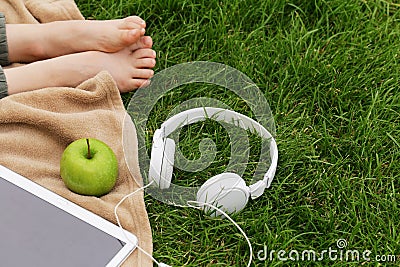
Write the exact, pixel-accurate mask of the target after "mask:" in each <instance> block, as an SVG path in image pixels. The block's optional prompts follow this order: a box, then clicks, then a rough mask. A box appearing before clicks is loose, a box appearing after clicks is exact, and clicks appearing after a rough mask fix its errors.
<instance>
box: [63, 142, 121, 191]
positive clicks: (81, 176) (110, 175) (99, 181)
mask: <svg viewBox="0 0 400 267" xmlns="http://www.w3.org/2000/svg"><path fill="white" fill-rule="evenodd" d="M60 174H61V178H62V179H63V181H64V183H65V185H66V186H67V187H68V188H69V189H70V190H71V191H73V192H75V193H78V194H81V195H88V196H102V195H105V194H107V193H109V192H110V191H111V190H112V189H113V187H114V185H115V183H116V181H117V177H118V161H117V157H116V156H115V154H114V152H113V151H112V149H111V148H110V147H109V146H108V145H107V144H105V143H104V142H102V141H100V140H97V139H94V138H82V139H79V140H76V141H74V142H72V143H71V144H69V145H68V146H67V148H66V149H65V150H64V153H63V155H62V157H61V162H60Z"/></svg>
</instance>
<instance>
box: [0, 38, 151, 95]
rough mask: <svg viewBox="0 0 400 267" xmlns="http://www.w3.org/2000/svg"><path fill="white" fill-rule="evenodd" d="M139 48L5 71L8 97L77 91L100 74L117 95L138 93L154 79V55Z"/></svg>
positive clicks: (85, 54)
mask: <svg viewBox="0 0 400 267" xmlns="http://www.w3.org/2000/svg"><path fill="white" fill-rule="evenodd" d="M145 39H147V38H145ZM150 40H151V39H150ZM139 45H140V44H139ZM139 45H138V44H133V45H132V46H131V47H126V48H124V49H122V50H120V51H118V52H115V53H105V52H99V51H88V52H81V53H76V54H70V55H65V56H60V57H56V58H52V59H47V60H43V61H37V62H34V63H31V64H27V65H24V66H20V67H15V68H11V69H4V73H5V75H6V79H7V85H8V94H10V95H11V94H15V93H19V92H23V91H29V90H35V89H40V88H45V87H52V86H69V87H76V86H77V85H79V84H80V83H81V82H83V81H85V80H87V79H89V78H92V77H94V76H95V75H96V74H97V73H99V72H100V71H103V70H106V71H108V72H109V73H110V74H111V76H112V77H113V78H114V80H115V82H116V83H117V86H118V89H119V90H120V92H128V91H131V90H134V89H137V88H139V87H140V86H142V85H145V84H146V83H147V82H148V79H150V78H151V77H152V76H153V74H154V72H153V70H152V68H153V67H154V66H155V64H156V61H155V58H156V52H155V51H154V50H152V49H150V48H146V47H144V48H143V47H139V49H136V48H138V46H139ZM21 77H24V78H23V79H21Z"/></svg>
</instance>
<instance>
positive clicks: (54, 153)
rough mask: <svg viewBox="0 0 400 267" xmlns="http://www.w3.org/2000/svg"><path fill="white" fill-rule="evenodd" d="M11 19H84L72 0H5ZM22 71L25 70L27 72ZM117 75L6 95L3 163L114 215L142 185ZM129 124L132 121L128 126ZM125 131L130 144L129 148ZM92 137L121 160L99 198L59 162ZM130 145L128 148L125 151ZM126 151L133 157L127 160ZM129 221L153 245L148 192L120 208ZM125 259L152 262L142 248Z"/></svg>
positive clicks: (0, 146) (1, 105) (0, 138)
mask: <svg viewBox="0 0 400 267" xmlns="http://www.w3.org/2000/svg"><path fill="white" fill-rule="evenodd" d="M0 12H2V13H4V14H5V15H6V20H7V23H39V22H42V23H43V22H49V21H53V20H67V19H83V17H82V15H81V13H80V12H79V10H78V8H77V6H76V5H75V3H74V1H73V0H59V1H57V0H25V1H23V0H0ZM23 78H24V77H21V79H23ZM126 114H127V113H126V111H125V109H124V106H123V103H122V100H121V97H120V94H119V91H118V89H117V87H116V85H115V82H114V81H113V79H112V77H111V76H110V75H109V74H108V73H107V72H101V73H100V74H98V75H97V76H96V77H94V78H93V79H90V80H88V81H86V82H84V83H82V84H81V85H80V86H78V87H77V88H45V89H41V90H37V91H32V92H26V93H21V94H16V95H12V96H9V97H6V98H3V99H1V100H0V164H2V165H4V166H6V167H8V168H10V169H12V170H14V171H15V172H18V173H20V174H22V175H24V176H25V177H27V178H29V179H32V180H33V181H35V182H37V183H39V184H41V185H43V186H44V187H46V188H48V189H50V190H52V191H54V192H56V193H58V194H59V195H61V196H64V197H66V198H67V199H69V200H71V201H73V202H75V203H77V204H78V205H81V206H82V207H84V208H86V209H88V210H90V211H92V212H94V213H96V214H98V215H100V216H102V217H104V218H105V219H107V220H109V221H111V222H114V223H116V220H115V218H114V213H113V211H114V207H115V205H116V204H117V203H118V202H119V200H121V199H122V198H123V196H124V195H126V194H128V193H130V192H132V191H134V190H135V189H137V188H139V187H140V184H141V181H142V178H141V176H140V172H139V165H138V155H137V137H136V131H135V127H134V125H133V123H132V121H131V120H130V118H129V116H126ZM124 125H125V126H127V125H129V127H124ZM124 129H125V130H127V132H128V134H129V137H128V134H127V133H125V135H124V138H129V139H130V143H131V144H132V147H130V149H129V150H126V149H123V145H122V137H123V133H122V132H123V130H124ZM83 137H94V138H97V139H100V140H102V141H104V142H105V143H107V144H108V145H109V146H110V147H111V148H112V149H113V150H114V152H115V153H116V155H117V158H118V161H119V178H118V181H117V184H116V186H115V188H114V189H113V191H111V192H110V193H109V194H107V195H105V196H103V197H100V198H97V197H88V196H81V195H78V194H74V193H72V192H71V191H69V190H68V189H67V188H66V187H65V186H64V183H63V182H62V180H61V178H60V174H59V162H60V158H61V155H62V152H63V150H64V149H65V148H66V146H67V145H68V144H69V143H71V142H72V141H74V140H76V139H79V138H83ZM124 153H129V155H126V154H124ZM125 158H130V159H133V160H132V162H129V166H136V167H137V168H134V169H133V170H131V171H132V172H130V171H129V170H128V165H127V162H126V160H125ZM118 214H119V217H120V220H121V222H122V225H123V227H124V228H125V229H127V230H129V231H131V232H132V233H134V234H135V235H136V236H137V237H138V239H139V245H140V246H141V247H142V248H143V249H145V250H146V251H148V252H150V253H151V251H152V237H151V229H150V224H149V220H148V216H147V213H146V209H145V204H144V197H143V192H139V193H137V194H136V195H134V196H132V197H131V198H128V199H127V200H126V201H125V202H124V204H123V205H121V208H120V209H119V212H118ZM123 266H152V262H151V259H149V258H148V256H146V255H144V254H143V253H141V252H140V251H138V250H136V251H135V252H134V253H133V254H132V255H131V256H130V257H129V258H128V259H127V260H126V262H125V263H124V265H123Z"/></svg>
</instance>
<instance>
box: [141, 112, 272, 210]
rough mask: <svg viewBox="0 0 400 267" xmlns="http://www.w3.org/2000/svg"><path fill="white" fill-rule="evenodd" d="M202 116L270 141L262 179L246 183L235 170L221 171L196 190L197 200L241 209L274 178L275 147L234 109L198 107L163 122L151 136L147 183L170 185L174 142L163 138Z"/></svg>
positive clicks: (259, 128) (265, 133)
mask: <svg viewBox="0 0 400 267" xmlns="http://www.w3.org/2000/svg"><path fill="white" fill-rule="evenodd" d="M206 118H209V119H213V120H215V121H223V122H227V123H230V124H234V125H236V126H238V127H240V128H243V129H245V130H249V131H251V132H253V133H257V134H258V135H259V136H260V137H261V138H263V139H268V140H269V142H270V149H269V154H270V158H271V164H270V166H269V169H268V171H266V173H265V175H264V178H263V179H262V180H260V181H257V182H256V183H254V184H252V185H250V186H247V185H246V182H245V181H244V180H243V179H242V178H241V177H240V176H239V175H237V174H236V173H232V172H225V173H221V174H218V175H216V176H213V177H212V178H210V179H209V180H207V181H206V182H205V183H204V184H203V185H202V186H201V187H200V189H199V190H198V192H197V200H196V201H194V202H198V203H209V204H211V205H214V206H216V207H220V209H221V210H223V211H225V212H227V213H233V212H238V211H240V210H242V209H243V208H244V207H245V206H246V204H247V202H248V200H249V197H251V198H252V199H256V198H258V197H260V196H261V195H262V194H263V193H264V190H265V189H266V188H269V187H270V185H271V182H272V180H273V178H274V175H275V171H276V168H277V164H278V147H277V145H276V142H275V139H274V138H273V137H272V135H271V134H270V133H269V132H268V131H267V130H266V129H265V128H264V127H263V126H262V125H261V124H259V123H258V122H256V121H254V120H253V119H251V118H249V117H247V116H245V115H242V114H240V113H237V112H235V111H231V110H227V109H221V108H213V107H202V108H194V109H190V110H186V111H184V112H181V113H179V114H176V115H175V116H173V117H171V118H169V119H168V120H167V121H165V122H164V123H163V124H162V125H161V127H160V129H158V130H156V131H155V133H154V136H153V145H152V150H151V159H150V169H149V182H153V183H155V184H156V185H157V186H158V187H159V188H160V189H168V188H169V187H170V185H171V180H172V172H173V167H174V155H175V142H174V140H173V139H170V138H167V136H169V135H170V134H171V133H172V132H174V131H175V130H176V129H178V128H180V127H183V126H185V125H189V124H192V123H195V122H199V121H204V120H205V119H206Z"/></svg>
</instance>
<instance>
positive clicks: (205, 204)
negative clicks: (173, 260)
mask: <svg viewBox="0 0 400 267" xmlns="http://www.w3.org/2000/svg"><path fill="white" fill-rule="evenodd" d="M153 182H154V181H151V182H150V183H148V184H147V185H145V186H143V187H140V188H138V189H136V190H135V191H133V192H131V193H129V194H127V195H125V196H124V197H123V198H122V199H121V200H120V201H119V202H118V204H117V205H115V207H114V215H115V218H116V220H117V224H118V226H119V227H120V228H121V230H122V233H123V234H124V236H125V238H126V239H127V240H129V237H128V236H127V235H126V233H125V231H123V230H124V228H123V227H122V225H121V222H120V220H119V216H118V213H117V210H118V208H119V206H120V205H121V204H122V203H123V202H124V201H125V200H126V199H127V198H129V197H131V196H133V195H134V194H136V193H137V192H139V191H140V190H143V189H145V188H147V187H149V186H150V185H151V184H152V183H153ZM191 203H193V204H197V205H201V206H208V207H210V208H212V209H214V210H216V211H218V212H219V213H221V214H222V215H224V216H225V217H226V218H227V219H228V220H229V221H231V222H232V223H233V225H235V226H236V228H237V229H238V230H239V231H240V233H241V234H242V235H243V237H244V238H245V239H246V241H247V244H248V245H249V252H250V259H249V262H248V263H247V267H249V266H250V265H251V262H252V260H253V247H252V245H251V242H250V239H249V238H248V237H247V235H246V233H245V232H244V231H243V229H242V228H241V227H240V226H239V224H237V223H236V222H235V221H234V220H233V219H232V218H231V217H230V216H229V215H228V214H227V213H226V212H224V211H223V210H221V209H220V208H218V207H216V206H214V205H212V204H210V203H205V202H199V201H188V202H187V204H188V206H189V207H192V208H195V209H201V208H200V207H198V206H194V205H192V204H191ZM136 247H137V248H138V249H139V250H140V251H141V252H143V253H144V254H145V255H146V256H148V257H149V258H151V259H152V261H154V262H155V263H156V264H157V266H158V267H172V266H170V265H167V264H165V263H162V262H158V261H157V260H156V259H155V258H154V257H153V256H152V255H151V254H150V253H148V252H147V251H145V250H144V249H142V248H141V247H140V246H139V245H136Z"/></svg>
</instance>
